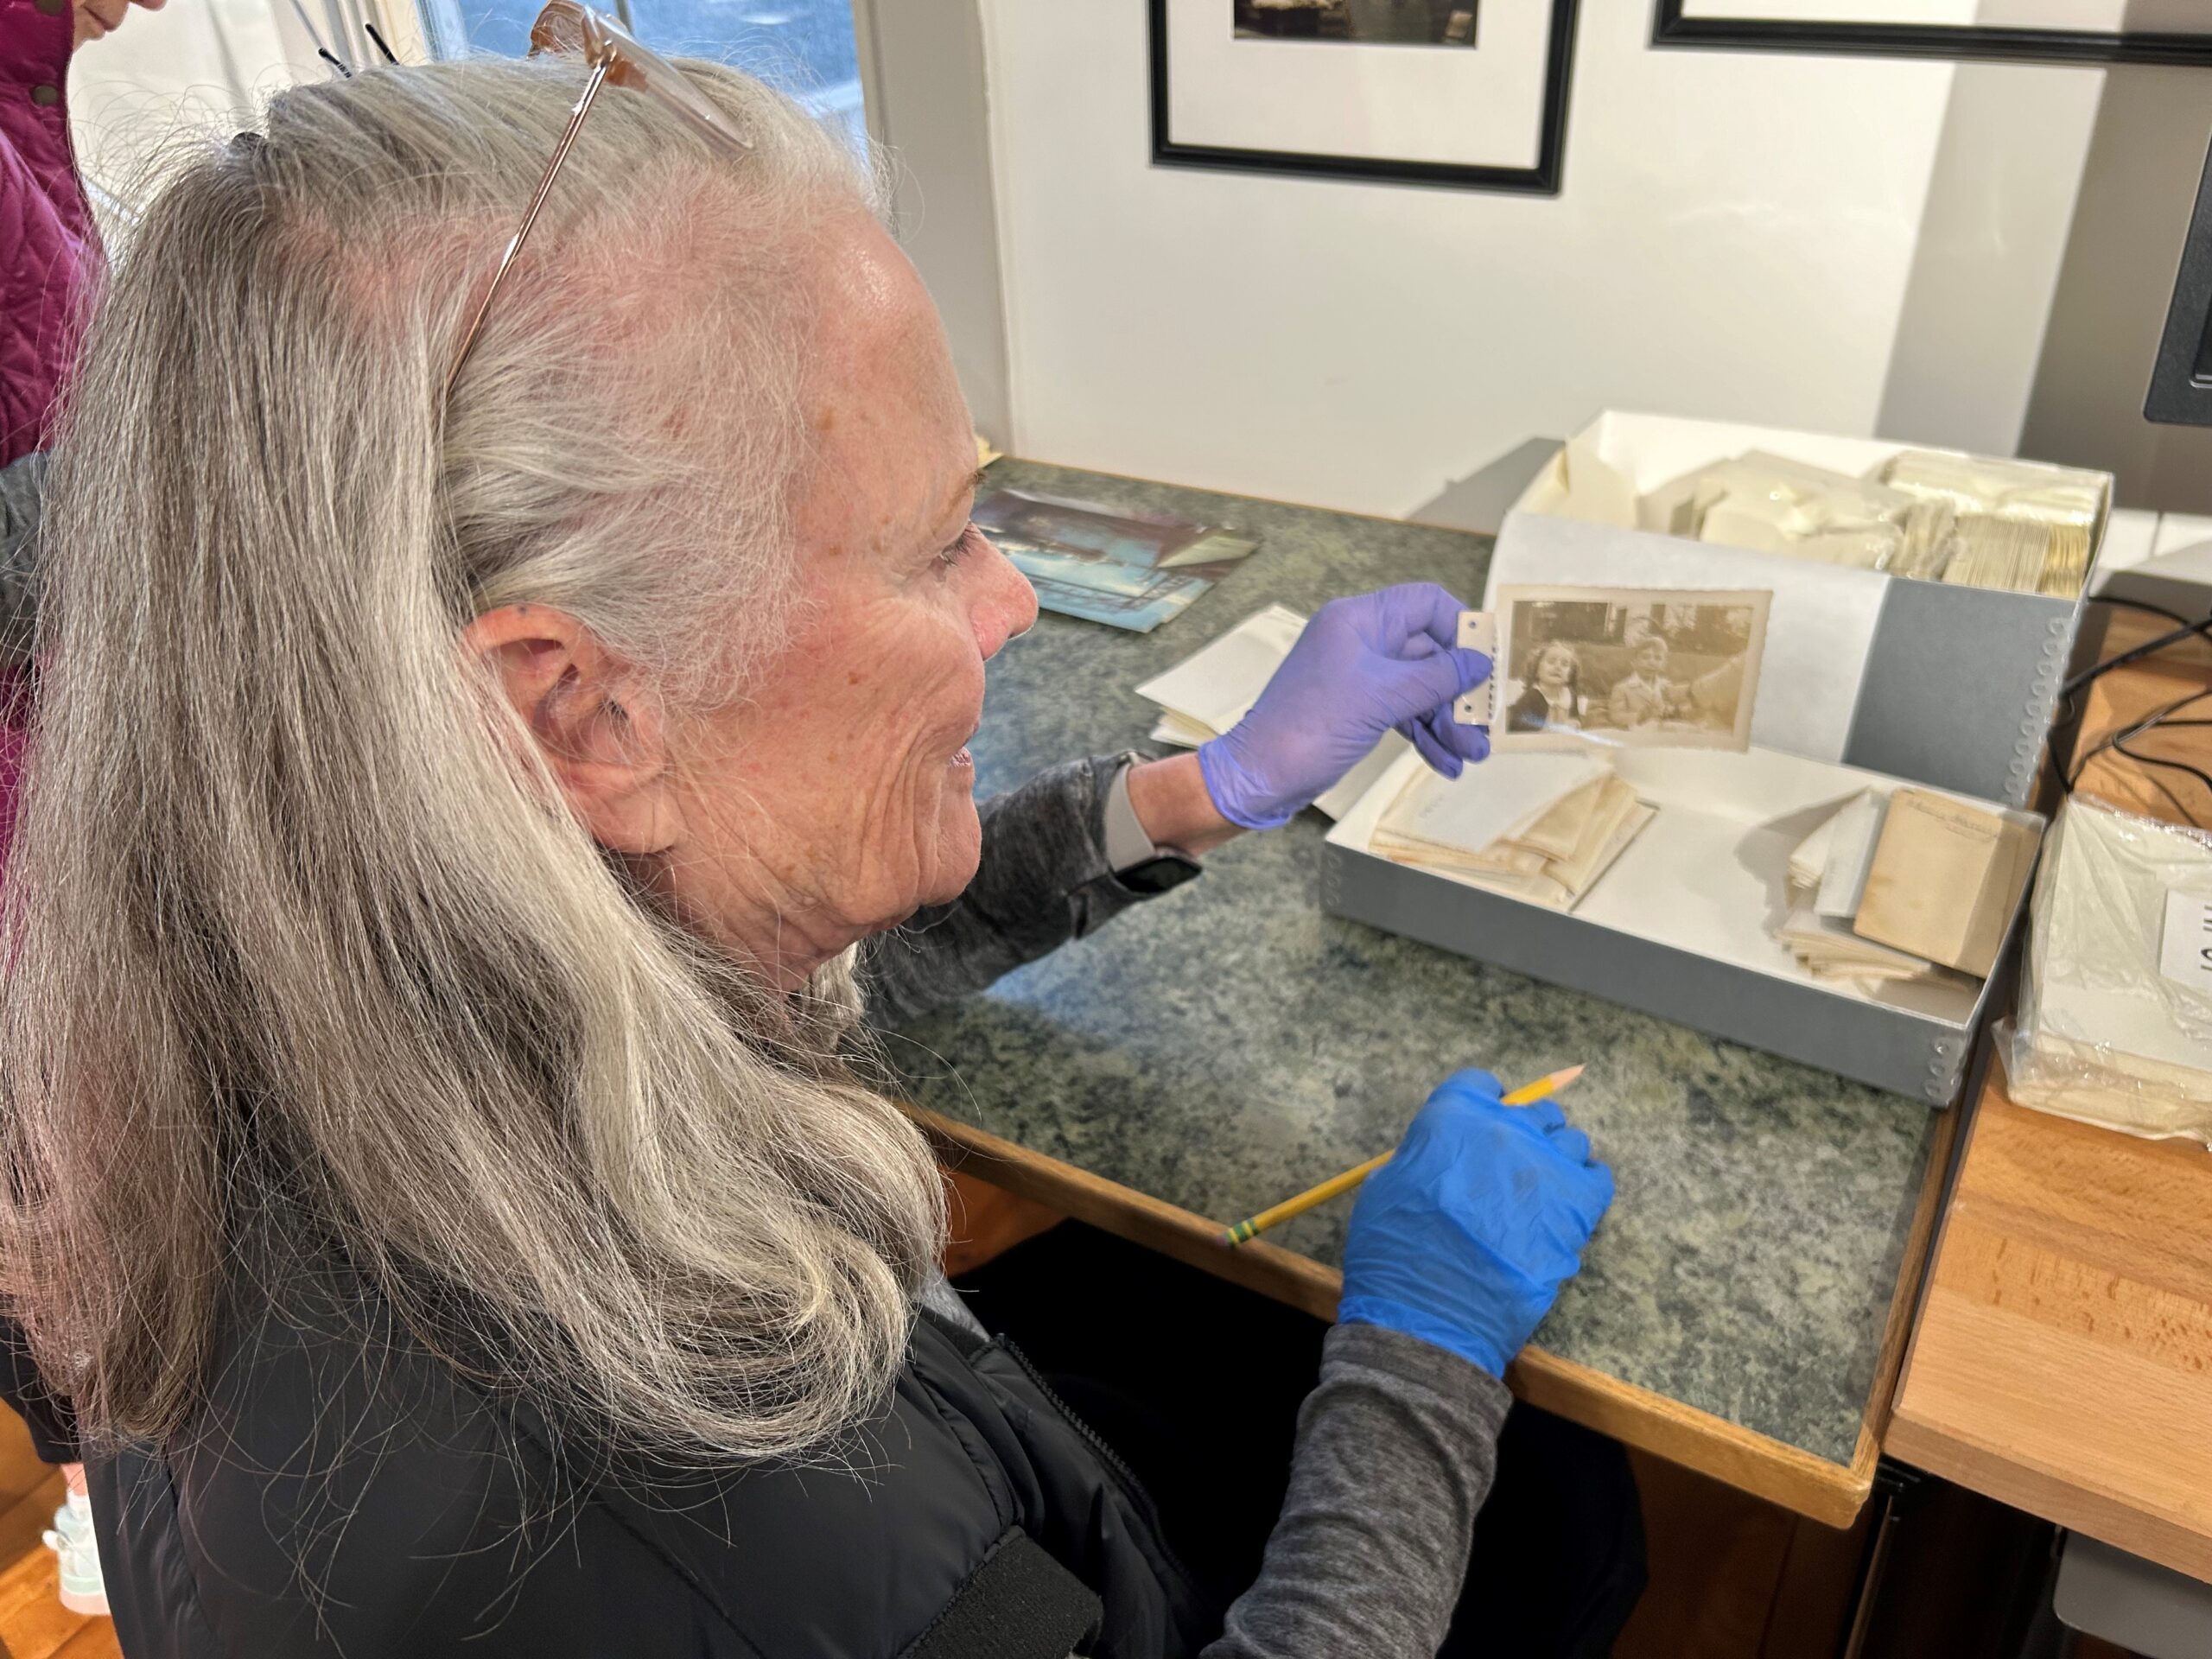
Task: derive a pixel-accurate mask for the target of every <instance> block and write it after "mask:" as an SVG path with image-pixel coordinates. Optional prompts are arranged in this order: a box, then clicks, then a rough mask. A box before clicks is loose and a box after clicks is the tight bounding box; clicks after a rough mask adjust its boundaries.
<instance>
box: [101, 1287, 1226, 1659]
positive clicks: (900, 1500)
mask: <svg viewBox="0 0 2212 1659" xmlns="http://www.w3.org/2000/svg"><path fill="white" fill-rule="evenodd" d="M294 1282H295V1284H297V1283H298V1281H297V1280H295V1281H294ZM284 1304H285V1305H284V1306H283V1307H282V1308H281V1309H280V1308H278V1307H277V1306H273V1305H271V1304H270V1303H269V1302H267V1301H266V1300H264V1301H263V1302H262V1303H261V1304H260V1306H259V1307H258V1309H257V1311H256V1312H254V1313H251V1314H250V1315H249V1316H247V1317H245V1318H241V1319H237V1320H235V1321H234V1322H233V1324H232V1329H231V1332H230V1334H229V1336H228V1338H227V1339H226V1342H225V1344H224V1349H223V1352H222V1354H221V1356H220V1358H219V1364H218V1368H217V1370H216V1374H215V1380H214V1383H213V1387H212V1389H210V1390H209V1395H208V1398H207V1403H206V1405H205V1407H204V1408H203V1409H202V1410H201V1411H200V1414H198V1416H197V1418H196V1419H195V1421H194V1422H193V1424H192V1425H191V1426H190V1427H189V1428H188V1430H187V1431H186V1432H185V1433H181V1434H180V1435H178V1436H175V1437H174V1438H173V1439H172V1440H170V1441H169V1443H168V1445H167V1446H164V1447H162V1448H158V1449H152V1448H149V1449H146V1450H143V1451H142V1450H132V1451H130V1452H125V1453H124V1454H123V1455H121V1456H119V1457H116V1458H112V1459H109V1460H107V1461H105V1462H100V1463H95V1464H94V1465H92V1467H91V1471H90V1472H91V1475H92V1484H93V1493H94V1501H93V1513H94V1515H95V1516H96V1517H97V1522H98V1526H99V1547H100V1554H101V1558H102V1560H103V1563H104V1564H105V1568H106V1578H107V1585H108V1593H109V1599H110V1601H111V1605H112V1606H113V1609H114V1613H115V1620H116V1630H117V1633H118V1636H119V1637H120V1638H121V1640H122V1643H123V1649H124V1653H125V1654H126V1655H129V1656H130V1659H168V1656H175V1659H217V1656H221V1659H294V1656H302V1659H304V1656H308V1655H314V1656H318V1659H321V1656H334V1655H348V1656H359V1659H371V1656H374V1659H382V1656H400V1659H432V1656H444V1655H452V1656H454V1659H507V1656H513V1659H550V1656H586V1655H589V1656H594V1659H596V1656H602V1655H603V1656H607V1659H664V1656H666V1659H673V1656H677V1655H684V1656H702V1659H705V1656H712V1659H724V1656H728V1659H817V1656H819V1659H865V1656H874V1655H882V1656H896V1655H912V1656H917V1659H953V1656H960V1659H969V1656H983V1655H988V1656H992V1659H1064V1656H1065V1655H1067V1654H1068V1653H1070V1652H1071V1651H1081V1652H1084V1653H1096V1654H1102V1655H1116V1656H1142V1659H1156V1656H1166V1655H1179V1654H1187V1653H1191V1652H1194V1651H1195V1650H1196V1649H1197V1648H1198V1646H1199V1645H1200V1644H1201V1643H1202V1642H1203V1641H1204V1640H1205V1637H1206V1636H1207V1635H1208V1634H1210V1632H1209V1631H1207V1630H1204V1629H1202V1628H1201V1627H1202V1625H1203V1624H1205V1623H1207V1622H1208V1619H1207V1616H1206V1615H1205V1613H1204V1612H1202V1611H1201V1610H1200V1608H1199V1605H1198V1597H1197V1595H1196V1593H1195V1592H1193V1591H1192V1590H1190V1589H1189V1588H1188V1587H1187V1584H1186V1580H1185V1577H1184V1575H1183V1573H1182V1571H1181V1569H1180V1568H1179V1567H1178V1566H1177V1565H1176V1564H1175V1563H1174V1562H1173V1559H1172V1558H1171V1557H1170V1556H1169V1555H1168V1554H1167V1552H1166V1550H1165V1548H1163V1547H1162V1545H1161V1544H1160V1541H1159V1538H1158V1534H1157V1530H1156V1528H1155V1526H1154V1522H1153V1521H1152V1519H1151V1518H1150V1505H1149V1503H1148V1502H1147V1500H1146V1499H1145V1498H1144V1497H1143V1495H1142V1494H1141V1491H1138V1490H1137V1489H1136V1487H1135V1483H1134V1482H1133V1481H1132V1480H1130V1479H1129V1478H1128V1477H1127V1476H1126V1474H1125V1473H1124V1472H1123V1471H1122V1470H1121V1468H1120V1467H1119V1465H1118V1464H1117V1463H1116V1460H1115V1459H1113V1456H1112V1454H1111V1453H1110V1452H1108V1451H1106V1450H1105V1448H1104V1447H1103V1444H1101V1443H1099V1442H1097V1441H1096V1440H1095V1439H1094V1438H1093V1437H1092V1436H1090V1434H1089V1433H1088V1431H1086V1430H1085V1429H1084V1428H1083V1427H1081V1426H1080V1425H1078V1424H1077V1423H1076V1422H1075V1421H1073V1420H1072V1419H1071V1417H1070V1416H1068V1415H1067V1414H1065V1412H1064V1411H1063V1410H1061V1409H1060V1408H1059V1407H1058V1404H1057V1402H1055V1401H1054V1399H1053V1398H1052V1395H1051V1393H1050V1391H1049V1390H1048V1389H1046V1388H1045V1387H1044V1386H1043V1384H1042V1383H1040V1382H1039V1381H1038V1380H1037V1379H1036V1378H1035V1377H1034V1376H1033V1374H1031V1373H1030V1372H1029V1371H1028V1370H1027V1368H1026V1367H1025V1366H1024V1364H1023V1363H1021V1362H1020V1360H1019V1358H1018V1357H1015V1356H1014V1355H1012V1354H1010V1353H1009V1352H1007V1351H1006V1350H1005V1349H1004V1348H1003V1347H1001V1346H1000V1345H999V1344H995V1343H987V1342H985V1341H984V1340H983V1339H982V1338H980V1337H976V1336H972V1335H970V1334H969V1333H968V1332H965V1331H963V1330H961V1329H960V1328H959V1327H957V1326H955V1325H952V1324H950V1322H949V1321H944V1320H941V1319H938V1317H937V1316H935V1315H932V1314H926V1313H925V1315H924V1316H923V1317H922V1319H921V1321H920V1323H919V1325H918V1328H917V1329H916V1332H915V1333H914V1340H913V1344H912V1350H911V1351H910V1354H909V1357H908V1361H907V1363H906V1367H905V1370H903V1371H902V1373H901V1374H900V1376H899V1380H898V1384H897V1387H896V1389H895V1390H894V1391H893V1397H892V1398H891V1399H890V1400H889V1401H887V1402H886V1403H885V1406H884V1408H882V1410H881V1411H880V1412H879V1413H878V1414H877V1415H876V1416H875V1417H874V1419H873V1420H872V1421H869V1422H868V1423H867V1424H866V1425H864V1426H863V1427H861V1429H860V1430H858V1431H856V1432H855V1433H853V1434H852V1435H850V1436H849V1437H848V1438H847V1439H845V1440H842V1441H841V1442H839V1444H838V1445H837V1446H836V1450H835V1455H834V1458H833V1459H829V1460H825V1462H824V1463H823V1464H822V1465H817V1466H812V1467H807V1468H791V1467H778V1468H757V1467H756V1468H753V1469H750V1470H747V1469H739V1468H734V1467H733V1468H724V1469H702V1468H700V1467H698V1466H696V1465H690V1466H686V1467H681V1468H679V1467H677V1466H674V1465H655V1464H654V1463H653V1462H652V1460H651V1459H648V1458H645V1457H641V1456H639V1455H638V1454H636V1453H622V1452H613V1451H609V1450H607V1449H604V1448H593V1447H587V1446H579V1445H576V1444H575V1443H574V1442H573V1441H569V1440H563V1438H562V1437H560V1436H558V1435H556V1434H555V1433H553V1432H552V1431H551V1430H550V1428H549V1427H548V1426H547V1423H546V1421H545V1420H544V1419H543V1417H541V1416H539V1415H538V1414H536V1413H534V1412H533V1411H531V1409H529V1408H527V1407H524V1406H522V1405H519V1404H517V1403H515V1402H493V1401H492V1400H490V1399H488V1398H486V1396H485V1395H481V1394H480V1393H478V1392H477V1391H475V1390H474V1389H472V1388H471V1387H470V1386H468V1385H467V1383H465V1382H464V1381H463V1380H462V1378H461V1376H460V1375H459V1374H458V1373H456V1372H455V1371H454V1370H453V1369H451V1368H450V1367H449V1366H448V1365H447V1364H446V1363H444V1362H442V1360H440V1359H439V1358H437V1357H435V1356H433V1355H432V1354H430V1353H429V1352H428V1351H425V1350H424V1349H423V1348H422V1347H421V1346H419V1345H417V1344H415V1343H413V1342H411V1341H410V1340H409V1339H408V1338H406V1336H405V1335H404V1333H403V1332H397V1331H396V1330H394V1329H393V1328H392V1327H391V1321H390V1320H389V1319H382V1318H380V1317H379V1316H378V1313H377V1312H376V1309H377V1306H378V1304H377V1303H376V1300H375V1298H374V1295H373V1293H372V1291H371V1290H370V1289H369V1287H367V1286H366V1285H365V1282H364V1281H361V1280H360V1279H359V1277H357V1276H355V1275H353V1274H348V1273H346V1272H345V1271H343V1270H342V1269H336V1268H330V1269H327V1270H324V1271H321V1272H320V1273H318V1274H316V1275H315V1279H314V1281H313V1282H311V1283H309V1284H308V1286H307V1287H305V1288H304V1289H302V1290H297V1291H295V1292H288V1293H287V1294H285V1296H284Z"/></svg>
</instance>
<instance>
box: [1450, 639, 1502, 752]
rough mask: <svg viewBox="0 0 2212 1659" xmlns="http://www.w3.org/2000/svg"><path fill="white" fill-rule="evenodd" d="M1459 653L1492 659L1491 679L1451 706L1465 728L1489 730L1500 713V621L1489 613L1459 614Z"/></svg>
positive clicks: (1453, 713) (1454, 714)
mask: <svg viewBox="0 0 2212 1659" xmlns="http://www.w3.org/2000/svg"><path fill="white" fill-rule="evenodd" d="M1459 649H1460V650H1462V651H1479V652H1482V654H1483V655H1484V656H1485V657H1487V658H1490V659H1491V671H1490V677H1489V678H1488V679H1486V680H1484V682H1483V683H1481V684H1480V685H1478V686H1477V687H1476V688H1475V689H1474V690H1471V691H1470V692H1468V693H1467V695H1466V696H1464V697H1461V698H1460V699H1459V701H1458V702H1454V703H1453V704H1452V719H1453V720H1454V721H1458V722H1459V724H1460V725H1462V726H1487V725H1489V724H1490V723H1491V717H1492V716H1493V715H1496V714H1497V616H1496V614H1495V613H1492V612H1490V611H1462V612H1460V613H1459Z"/></svg>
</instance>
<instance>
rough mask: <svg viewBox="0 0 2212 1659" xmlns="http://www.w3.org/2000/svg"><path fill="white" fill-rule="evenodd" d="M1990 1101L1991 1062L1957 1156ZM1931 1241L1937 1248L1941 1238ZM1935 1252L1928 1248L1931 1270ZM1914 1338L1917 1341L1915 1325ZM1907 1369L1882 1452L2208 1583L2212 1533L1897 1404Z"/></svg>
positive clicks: (1896, 1390)
mask: <svg viewBox="0 0 2212 1659" xmlns="http://www.w3.org/2000/svg"><path fill="white" fill-rule="evenodd" d="M1991 1100H1996V1101H2001V1102H2005V1103H2007V1104H2010V1103H2011V1100H2010V1096H2007V1095H2006V1094H2005V1077H2004V1071H2003V1068H2002V1067H2001V1066H2000V1065H1997V1064H1995V1063H1993V1064H1992V1065H1990V1067H1989V1069H1988V1071H1987V1074H1986V1076H1985V1077H1983V1079H1982V1083H1981V1087H1980V1089H1979V1090H1977V1091H1976V1093H1975V1099H1974V1115H1975V1123H1974V1125H1973V1126H1969V1128H1968V1129H1967V1135H1966V1144H1965V1146H1963V1147H1961V1148H1960V1152H1959V1155H1960V1156H1961V1158H1963V1157H1965V1156H1966V1155H1967V1151H1968V1150H1969V1149H1970V1148H1971V1147H1972V1145H1973V1136H1974V1128H1978V1127H1979V1124H1980V1109H1981V1107H1982V1105H1983V1104H1984V1103H1986V1102H1988V1101H1991ZM1947 1218H1948V1217H1947ZM1936 1245H1937V1248H1939V1249H1940V1247H1941V1240H1940V1238H1939V1239H1938V1240H1937V1241H1936ZM1933 1255H1934V1253H1933V1252H1932V1251H1931V1252H1930V1270H1931V1271H1932V1270H1933ZM1915 1335H1916V1336H1917V1332H1915ZM1911 1373H1912V1355H1911V1352H1910V1350H1908V1351H1907V1352H1906V1355H1905V1357H1904V1365H1903V1366H1902V1368H1901V1369H1900V1370H1899V1372H1898V1375H1897V1381H1896V1383H1895V1385H1894V1386H1893V1387H1892V1388H1891V1390H1890V1394H1891V1402H1892V1408H1891V1415H1890V1418H1889V1420H1888V1421H1887V1423H1886V1425H1885V1432H1884V1435H1883V1443H1884V1446H1885V1450H1887V1451H1888V1452H1890V1453H1891V1455H1892V1456H1894V1457H1897V1458H1898V1459H1902V1460H1904V1462H1906V1463H1909V1464H1910V1465H1913V1466H1914V1467H1915V1468H1916V1469H1924V1470H1926V1471H1928V1472H1929V1474H1932V1475H1937V1476H1940V1477H1942V1478H1943V1479H1945V1480H1949V1481H1955V1482H1956V1483H1957V1484H1960V1485H1961V1486H1964V1487H1967V1488H1968V1489H1969V1490H1971V1491H1977V1492H1980V1493H1981V1494H1982V1495H1983V1496H1984V1497H1993V1498H1995V1499H1996V1500H1997V1501H1998V1502H1999V1503H2003V1504H2006V1505H2008V1506H2009V1507H2011V1508H2012V1509H2016V1510H2024V1511H2025V1512H2026V1513H2028V1514H2030V1515H2033V1516H2040V1517H2042V1518H2043V1519H2044V1520H2045V1521H2049V1522H2052V1523H2053V1524H2055V1525H2057V1526H2062V1527H2064V1528H2066V1529H2069V1531H2074V1532H2082V1533H2087V1534H2088V1535H2089V1536H2091V1537H2092V1538H2096V1539H2100V1540H2101V1541H2104V1542H2106V1543H2108V1544H2110V1545H2112V1546H2113V1548H2115V1549H2124V1550H2126V1551H2127V1552H2128V1553H2129V1554H2133V1555H2141V1556H2143V1557H2145V1558H2146V1559H2147V1560H2153V1561H2156V1562H2158V1564H2159V1565H2160V1566H2162V1567H2171V1568H2172V1569H2173V1570H2174V1571H2175V1572H2177V1573H2187V1574H2188V1575H2189V1576H2190V1577H2191V1578H2194V1579H2202V1580H2208V1581H2212V1538H2207V1537H2206V1535H2204V1534H2202V1533H2200V1532H2196V1531H2193V1530H2191V1529H2189V1528H2187V1527H2183V1526H2178V1525H2176V1524H2174V1523H2173V1522H2169V1521H2166V1520H2165V1519H2164V1518H2163V1517H2161V1516H2154V1515H2150V1514H2147V1513H2145V1511H2143V1510H2139V1509H2138V1508H2136V1507H2135V1506H2134V1505H2133V1504H2132V1503H2128V1502H2127V1501H2126V1499H2125V1498H2124V1497H2119V1496H2116V1495H2114V1494H2113V1493H2110V1492H2104V1491H2097V1490H2095V1489H2094V1488H2093V1487H2090V1486H2088V1485H2085V1484H2082V1482H2081V1480H2080V1479H2078V1478H2076V1477H2075V1475H2074V1474H2073V1473H2071V1472H2070V1471H2066V1470H2063V1469H2050V1468H2045V1467H2044V1466H2042V1465H2038V1464H2030V1463H2024V1462H2021V1461H2019V1460H2018V1459H2015V1458H2012V1457H2009V1456H2007V1455H2006V1454H2005V1453H2004V1452H1999V1451H1997V1450H1996V1449H1994V1448H1993V1447H1991V1446H1984V1445H1981V1444H1979V1443H1977V1442H1975V1441H1974V1440H1967V1439H1965V1438H1963V1437H1961V1435H1959V1434H1957V1433H1953V1432H1952V1431H1951V1430H1950V1429H1948V1428H1943V1427H1937V1426H1936V1425H1935V1424H1933V1423H1931V1422H1929V1421H1925V1420H1924V1419H1922V1418H1917V1417H1915V1416H1913V1415H1912V1414H1911V1413H1910V1412H1909V1411H1907V1410H1904V1409H1903V1408H1902V1402H1903V1401H1904V1395H1905V1393H1906V1384H1907V1383H1908V1382H1909V1381H1910V1377H1911Z"/></svg>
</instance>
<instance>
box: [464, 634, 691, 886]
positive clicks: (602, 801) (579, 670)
mask: <svg viewBox="0 0 2212 1659" xmlns="http://www.w3.org/2000/svg"><path fill="white" fill-rule="evenodd" d="M461 647H462V649H463V650H464V651H465V652H468V653H469V654H470V655H471V656H473V657H474V658H476V659H477V661H478V662H480V664H483V666H484V667H485V668H486V670H487V671H489V672H490V674H491V675H492V677H493V681H494V682H495V683H497V684H498V686H499V690H500V691H501V692H502V693H503V694H504V695H505V697H506V700H507V702H508V705H509V706H510V707H511V708H512V709H514V711H515V713H516V715H518V716H519V717H520V719H521V721H522V723H523V725H524V728H526V729H527V730H528V731H529V733H530V735H531V740H532V741H533V742H534V744H535V746H536V748H537V757H538V759H539V760H542V761H543V764H544V766H546V768H547V769H548V770H549V771H550V772H551V773H552V775H553V777H554V779H555V780H556V782H557V783H558V784H559V785H560V787H561V792H562V794H563V797H564V798H566V799H567V801H568V803H569V809H570V810H572V811H574V812H575V815H576V817H578V818H579V819H581V820H582V823H583V825H584V828H585V829H588V831H590V833H591V836H592V838H593V839H594V841H596V842H599V843H600V845H601V846H602V847H605V848H607V849H609V850H611V851H613V852H617V853H626V854H631V855H649V854H654V853H662V852H666V851H667V850H668V849H670V848H671V847H672V846H673V845H675V844H676V842H677V840H678V839H679V838H680V836H679V830H680V824H679V823H678V821H677V810H676V806H675V802H674V800H673V798H672V792H671V790H670V788H669V768H668V745H667V733H666V731H665V728H664V723H663V721H662V717H661V711H660V708H659V703H658V699H656V698H654V697H653V696H651V695H650V694H649V692H648V690H647V688H646V686H645V682H644V680H643V679H642V677H639V675H638V673H637V672H636V671H635V670H633V669H632V668H631V666H630V665H629V664H627V663H626V662H624V661H623V660H622V659H621V658H619V657H617V656H615V655H614V654H613V652H610V651H608V650H607V648H606V647H605V646H603V645H601V644H600V643H599V641H598V639H595V638H594V636H593V634H592V632H591V631H590V630H589V629H588V628H587V627H585V626H583V624H582V623H581V622H579V621H577V620H576V619H575V617H573V616H570V615H569V613H567V612H566V611H560V610H556V609H554V608H552V607H550V606H545V605H503V606H501V607H499V609H497V610H493V611H486V612H485V613H484V614H483V615H481V616H480V617H478V618H477V619H476V620H474V622H471V623H470V624H469V625H468V626H467V627H466V628H464V629H462V630H461Z"/></svg>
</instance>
